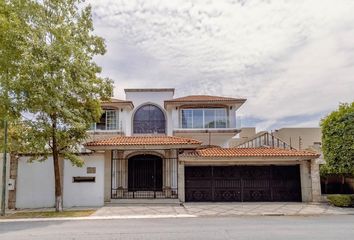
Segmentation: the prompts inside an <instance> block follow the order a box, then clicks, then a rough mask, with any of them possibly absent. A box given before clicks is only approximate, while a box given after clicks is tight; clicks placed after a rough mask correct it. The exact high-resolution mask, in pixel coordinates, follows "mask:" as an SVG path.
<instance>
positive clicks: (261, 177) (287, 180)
mask: <svg viewBox="0 0 354 240" xmlns="http://www.w3.org/2000/svg"><path fill="white" fill-rule="evenodd" d="M185 194H186V196H185V197H186V201H189V202H211V201H215V202H269V201H283V202H284V201H291V202H293V201H294V202H297V201H301V184H300V169H299V165H292V166H186V167H185Z"/></svg>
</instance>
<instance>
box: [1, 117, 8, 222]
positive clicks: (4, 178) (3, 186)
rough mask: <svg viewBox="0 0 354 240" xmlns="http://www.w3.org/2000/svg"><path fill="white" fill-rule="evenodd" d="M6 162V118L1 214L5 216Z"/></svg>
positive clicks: (5, 126) (5, 124)
mask: <svg viewBox="0 0 354 240" xmlns="http://www.w3.org/2000/svg"><path fill="white" fill-rule="evenodd" d="M6 163H7V120H6V119H4V157H3V163H2V164H3V165H2V193H1V195H2V197H1V216H5V205H6V204H5V202H6V199H5V198H6V185H7V184H6V172H7V171H6Z"/></svg>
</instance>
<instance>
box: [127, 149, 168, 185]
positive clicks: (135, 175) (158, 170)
mask: <svg viewBox="0 0 354 240" xmlns="http://www.w3.org/2000/svg"><path fill="white" fill-rule="evenodd" d="M128 191H162V158H160V157H158V156H154V155H143V156H141V155H138V156H135V157H132V158H130V159H129V162H128Z"/></svg>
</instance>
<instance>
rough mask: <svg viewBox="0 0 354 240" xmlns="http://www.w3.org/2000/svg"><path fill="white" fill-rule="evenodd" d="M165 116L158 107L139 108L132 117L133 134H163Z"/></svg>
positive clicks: (150, 105)
mask: <svg viewBox="0 0 354 240" xmlns="http://www.w3.org/2000/svg"><path fill="white" fill-rule="evenodd" d="M165 131H166V120H165V115H164V113H163V112H162V110H161V109H160V108H159V107H156V106H154V105H152V104H147V105H144V106H142V107H140V108H139V109H138V110H137V111H136V112H135V115H134V120H133V132H134V133H165Z"/></svg>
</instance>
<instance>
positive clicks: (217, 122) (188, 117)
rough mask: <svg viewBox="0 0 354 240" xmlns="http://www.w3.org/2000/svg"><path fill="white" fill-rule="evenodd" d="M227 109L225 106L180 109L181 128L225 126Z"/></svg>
mask: <svg viewBox="0 0 354 240" xmlns="http://www.w3.org/2000/svg"><path fill="white" fill-rule="evenodd" d="M227 123H228V119H227V110H226V109H225V108H201V109H182V110H181V127H182V128H202V129H206V128H227V126H228V124H227Z"/></svg>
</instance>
